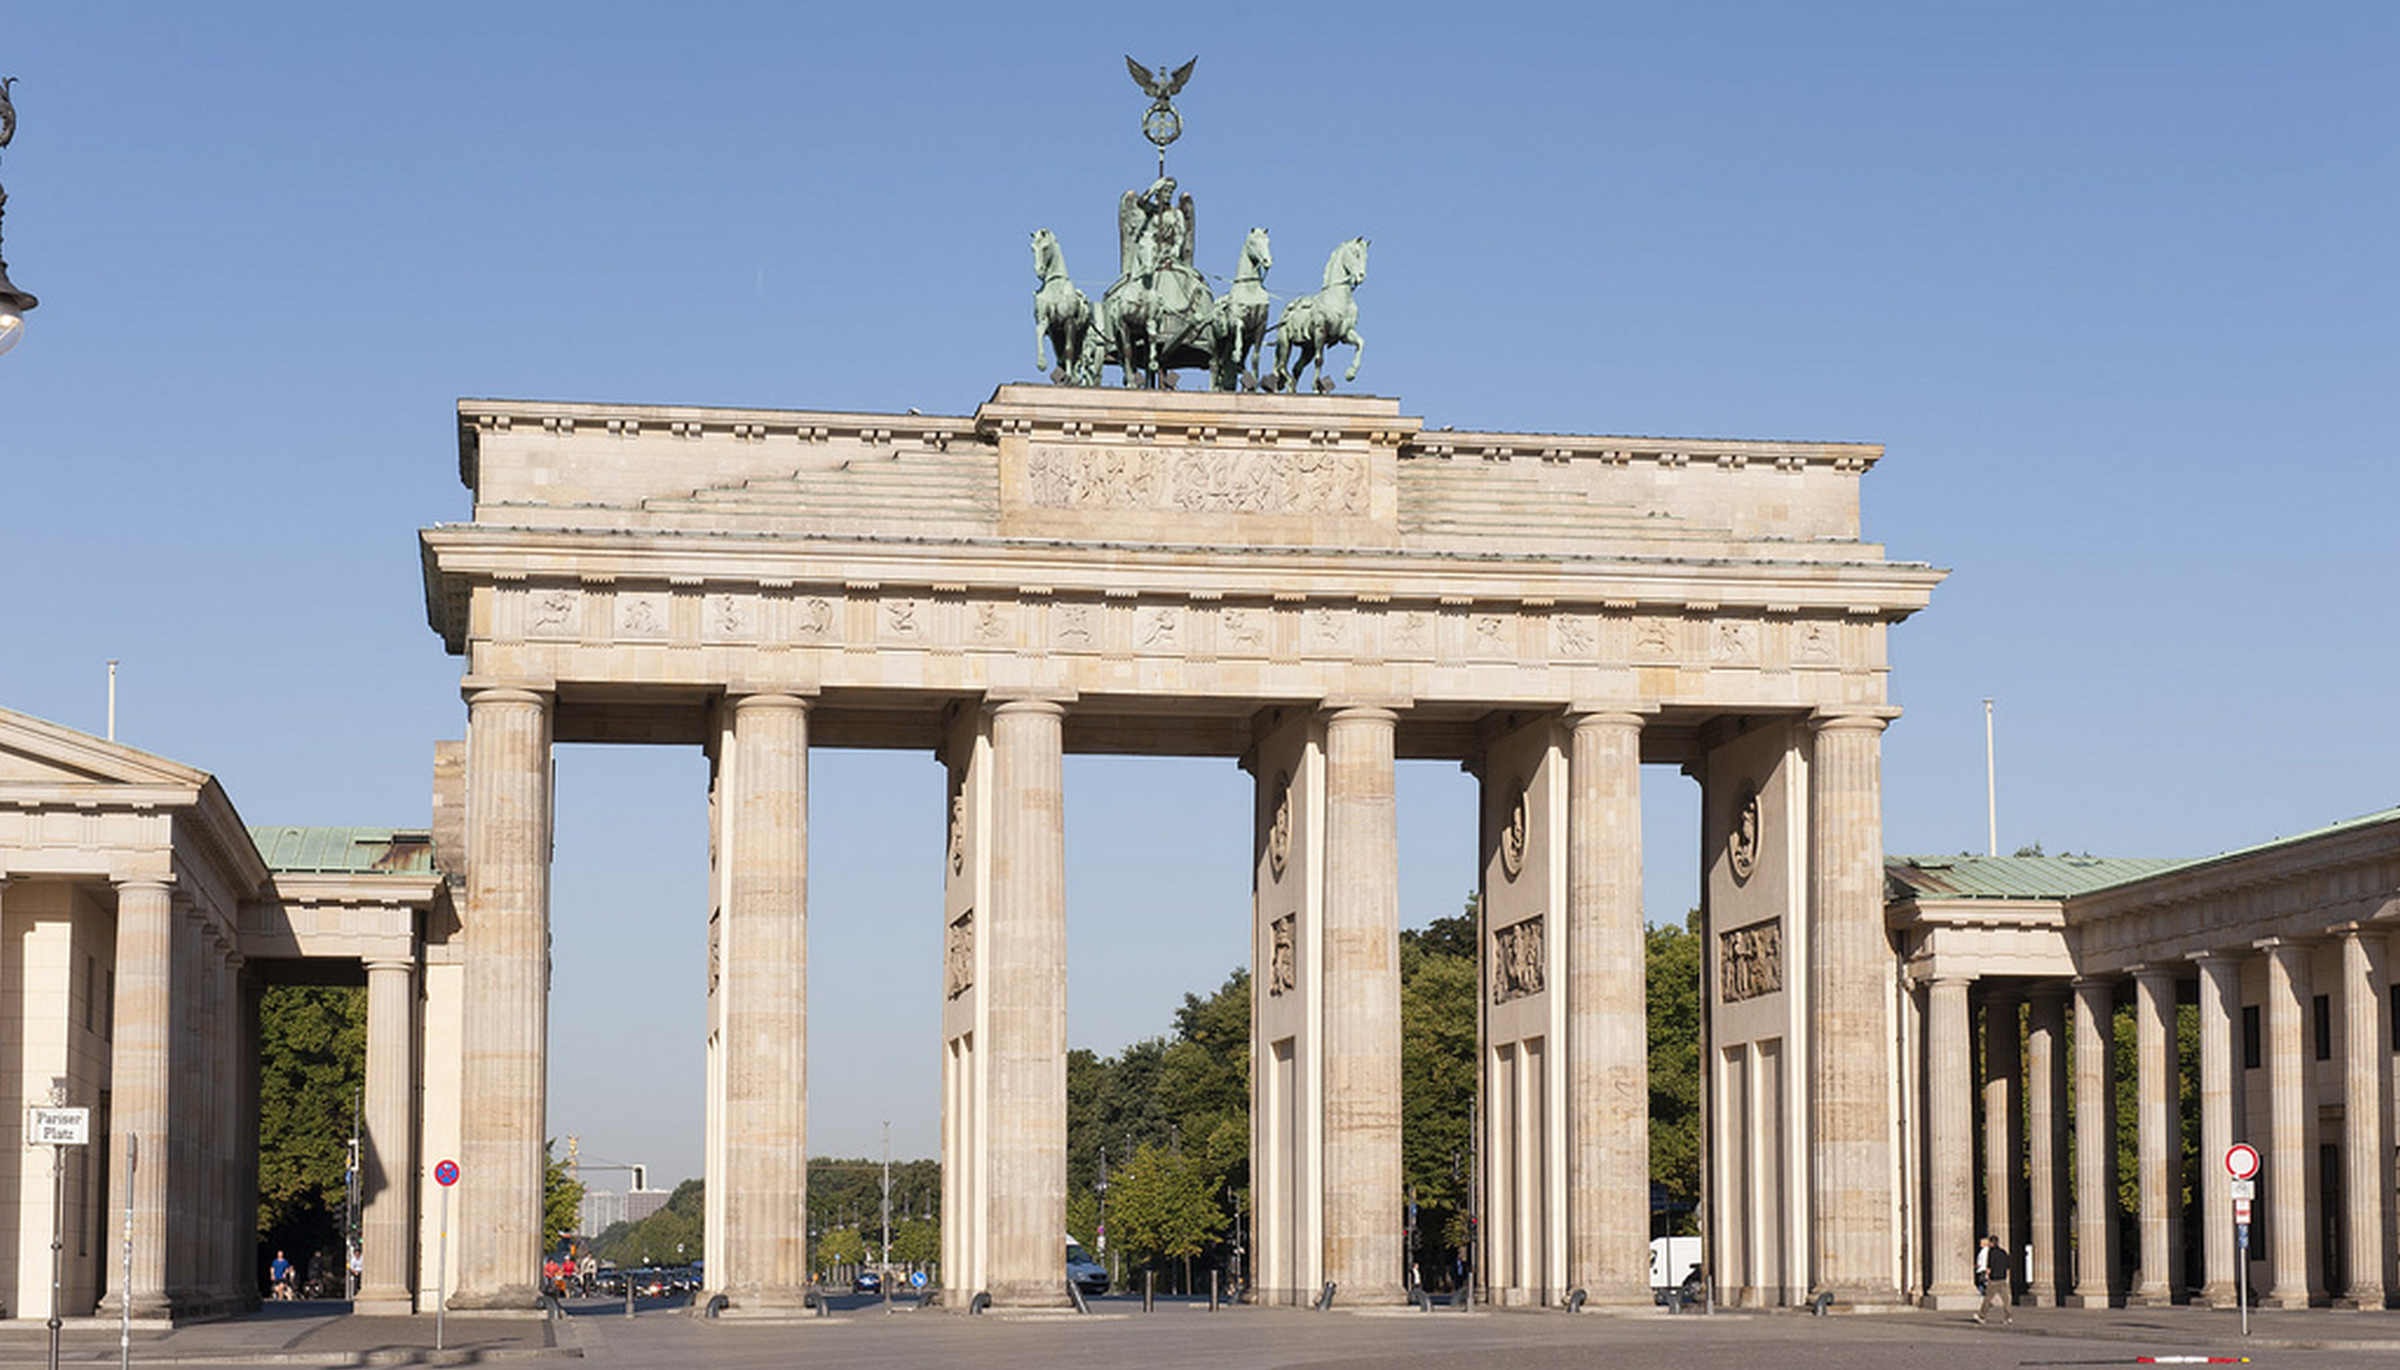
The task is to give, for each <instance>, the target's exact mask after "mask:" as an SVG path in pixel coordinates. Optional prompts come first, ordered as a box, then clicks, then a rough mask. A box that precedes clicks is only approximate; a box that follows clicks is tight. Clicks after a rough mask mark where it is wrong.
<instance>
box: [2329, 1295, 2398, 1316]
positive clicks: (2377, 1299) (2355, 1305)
mask: <svg viewBox="0 0 2400 1370" xmlns="http://www.w3.org/2000/svg"><path fill="white" fill-rule="evenodd" d="M2333 1306H2334V1307H2336V1308H2345V1309H2349V1310H2351V1311H2353V1312H2359V1313H2380V1312H2382V1311H2383V1310H2384V1308H2385V1307H2386V1306H2387V1301H2386V1300H2385V1299H2384V1298H2382V1297H2381V1296H2379V1295H2372V1294H2370V1295H2359V1294H2344V1295H2342V1296H2341V1297H2340V1298H2338V1299H2335V1300H2334V1301H2333Z"/></svg>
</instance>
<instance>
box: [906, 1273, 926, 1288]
mask: <svg viewBox="0 0 2400 1370" xmlns="http://www.w3.org/2000/svg"><path fill="white" fill-rule="evenodd" d="M908 1287H909V1288H911V1289H923V1288H924V1287H925V1272H924V1271H922V1270H911V1271H910V1272H908Z"/></svg>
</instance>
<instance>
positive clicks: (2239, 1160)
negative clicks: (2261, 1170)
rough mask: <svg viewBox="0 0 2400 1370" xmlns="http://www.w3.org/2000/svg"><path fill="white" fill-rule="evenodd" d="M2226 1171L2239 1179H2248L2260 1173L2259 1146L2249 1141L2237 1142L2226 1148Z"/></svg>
mask: <svg viewBox="0 0 2400 1370" xmlns="http://www.w3.org/2000/svg"><path fill="white" fill-rule="evenodd" d="M2225 1173H2226V1174H2228V1175H2231V1176H2232V1177H2233V1178H2235V1179H2237V1180H2247V1179H2249V1178H2250V1177H2251V1176H2253V1175H2256V1174H2257V1173H2258V1148H2257V1147H2254V1146H2252V1145H2250V1144H2249V1143H2248V1142H2235V1143H2234V1144H2233V1145H2232V1146H2229V1147H2227V1148H2225Z"/></svg>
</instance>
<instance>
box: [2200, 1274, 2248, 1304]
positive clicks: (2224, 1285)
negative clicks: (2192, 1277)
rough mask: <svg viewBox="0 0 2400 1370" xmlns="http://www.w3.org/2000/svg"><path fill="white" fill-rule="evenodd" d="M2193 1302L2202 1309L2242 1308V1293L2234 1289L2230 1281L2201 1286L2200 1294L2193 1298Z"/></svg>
mask: <svg viewBox="0 0 2400 1370" xmlns="http://www.w3.org/2000/svg"><path fill="white" fill-rule="evenodd" d="M2192 1302H2193V1303H2194V1304H2195V1305H2197V1306H2199V1307H2202V1308H2239V1307H2241V1306H2242V1300H2241V1295H2240V1291H2238V1290H2236V1289H2235V1288H2234V1287H2233V1283H2232V1281H2230V1280H2228V1281H2224V1282H2221V1283H2216V1284H2204V1285H2202V1286H2200V1292H2199V1293H2197V1294H2194V1295H2193V1296H2192Z"/></svg>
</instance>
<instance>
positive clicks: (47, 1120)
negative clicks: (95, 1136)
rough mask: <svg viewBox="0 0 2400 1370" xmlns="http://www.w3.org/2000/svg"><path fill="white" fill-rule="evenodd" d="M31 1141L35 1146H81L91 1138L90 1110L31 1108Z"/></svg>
mask: <svg viewBox="0 0 2400 1370" xmlns="http://www.w3.org/2000/svg"><path fill="white" fill-rule="evenodd" d="M30 1130H31V1132H32V1138H31V1140H32V1142H33V1144H34V1145H35V1146H82V1145H84V1144H86V1143H88V1142H90V1141H91V1139H92V1111H91V1110H90V1109H88V1108H36V1109H34V1110H33V1126H32V1128H31V1129H30Z"/></svg>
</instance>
